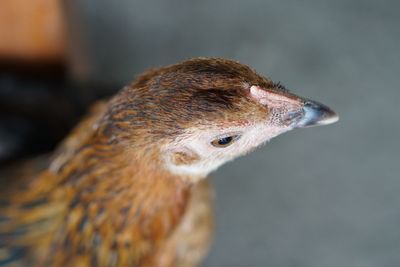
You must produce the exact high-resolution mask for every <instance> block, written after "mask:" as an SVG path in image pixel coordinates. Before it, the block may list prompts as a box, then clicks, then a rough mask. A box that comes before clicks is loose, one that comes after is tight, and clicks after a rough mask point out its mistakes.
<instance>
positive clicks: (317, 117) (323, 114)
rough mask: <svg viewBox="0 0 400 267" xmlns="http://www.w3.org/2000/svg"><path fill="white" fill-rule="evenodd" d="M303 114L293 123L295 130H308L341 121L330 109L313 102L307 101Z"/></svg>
mask: <svg viewBox="0 0 400 267" xmlns="http://www.w3.org/2000/svg"><path fill="white" fill-rule="evenodd" d="M302 111H303V114H302V116H299V118H298V119H297V121H296V122H294V123H293V128H307V127H313V126H319V125H328V124H331V123H334V122H337V121H338V120H339V116H338V115H337V114H336V113H335V112H334V111H333V110H332V109H330V108H329V107H327V106H325V105H323V104H321V103H318V102H316V101H312V100H305V101H304V105H303V110H302Z"/></svg>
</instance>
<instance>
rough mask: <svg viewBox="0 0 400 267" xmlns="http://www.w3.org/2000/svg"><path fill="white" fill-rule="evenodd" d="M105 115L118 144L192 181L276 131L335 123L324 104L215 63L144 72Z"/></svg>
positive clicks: (240, 68)
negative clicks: (148, 153) (148, 155)
mask: <svg viewBox="0 0 400 267" xmlns="http://www.w3.org/2000/svg"><path fill="white" fill-rule="evenodd" d="M106 117H107V118H108V121H111V122H113V123H112V129H113V131H114V133H115V132H117V134H116V136H117V137H118V138H117V139H120V140H127V141H129V142H130V144H131V147H141V151H153V152H156V154H157V155H158V156H157V157H156V159H153V163H154V164H155V165H157V167H158V168H163V169H166V170H167V171H168V172H170V173H173V174H176V175H179V176H186V177H191V179H194V180H196V179H199V178H203V177H205V176H207V174H208V173H210V172H211V171H213V170H215V169H217V168H218V167H219V166H221V165H222V164H224V163H225V162H227V161H230V160H232V159H234V158H236V157H238V156H241V155H244V154H246V153H248V152H250V151H252V150H254V149H255V148H256V147H258V146H260V145H262V144H264V143H265V142H266V141H268V140H270V139H271V138H273V137H275V136H277V135H279V134H282V133H284V132H287V131H289V130H292V129H295V128H304V127H310V126H316V125H325V124H330V123H333V122H335V121H337V120H338V116H337V115H336V114H335V112H333V111H332V110H331V109H329V108H328V107H326V106H325V105H322V104H320V103H318V102H315V101H311V100H309V99H305V98H302V97H299V96H296V95H294V94H292V93H290V92H289V91H288V90H287V89H285V88H284V86H282V85H281V84H280V83H274V82H272V81H271V80H270V79H268V78H266V77H264V76H261V75H259V74H257V73H256V72H255V71H254V70H252V69H251V68H249V67H248V66H246V65H243V64H240V63H238V62H235V61H231V60H226V59H219V58H197V59H192V60H188V61H185V62H182V63H179V64H176V65H171V66H167V67H164V68H159V69H154V70H150V71H148V72H146V73H144V74H143V75H141V76H139V77H138V78H137V79H136V80H135V81H134V82H133V84H131V85H130V86H127V87H126V88H125V89H124V90H122V92H121V93H120V94H118V95H117V97H116V98H114V100H113V101H112V102H111V105H110V109H109V111H108V114H107V116H106ZM113 136H114V137H115V135H114V134H113Z"/></svg>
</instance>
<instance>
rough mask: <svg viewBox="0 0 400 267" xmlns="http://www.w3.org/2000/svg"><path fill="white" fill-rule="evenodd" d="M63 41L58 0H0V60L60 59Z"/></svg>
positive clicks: (62, 27)
mask: <svg viewBox="0 0 400 267" xmlns="http://www.w3.org/2000/svg"><path fill="white" fill-rule="evenodd" d="M64 41H65V29H64V22H63V13H62V3H61V2H60V1H58V0H29V1H27V0H1V1H0V61H3V60H6V61H9V60H11V61H14V60H18V61H20V60H22V61H29V62H32V61H33V62H37V61H40V62H41V63H43V61H45V62H46V61H62V60H63V59H64V55H65V43H64Z"/></svg>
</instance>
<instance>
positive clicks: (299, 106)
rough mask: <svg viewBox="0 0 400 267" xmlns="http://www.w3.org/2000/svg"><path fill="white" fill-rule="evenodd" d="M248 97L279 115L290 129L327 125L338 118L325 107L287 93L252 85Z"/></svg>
mask: <svg viewBox="0 0 400 267" xmlns="http://www.w3.org/2000/svg"><path fill="white" fill-rule="evenodd" d="M250 96H251V97H252V98H253V99H254V100H256V101H258V102H259V103H260V104H262V105H265V106H267V107H268V109H269V110H270V111H272V112H274V111H275V112H276V113H277V114H280V115H278V116H281V119H282V121H283V122H285V125H287V126H289V127H291V128H292V129H295V128H306V127H312V126H318V125H327V124H331V123H334V122H336V121H338V120H339V116H338V115H337V114H336V113H335V112H334V111H333V110H332V109H330V108H328V107H327V106H325V105H323V104H321V103H318V102H316V101H313V100H308V99H304V98H302V97H299V96H296V95H294V94H291V93H288V92H280V91H276V90H268V89H266V90H264V89H262V88H260V87H258V86H256V85H253V86H251V87H250Z"/></svg>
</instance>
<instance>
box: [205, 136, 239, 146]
mask: <svg viewBox="0 0 400 267" xmlns="http://www.w3.org/2000/svg"><path fill="white" fill-rule="evenodd" d="M239 137H240V135H232V136H225V137H219V138H217V139H215V140H213V141H212V142H211V144H212V145H213V146H215V147H227V146H229V145H231V144H232V143H233V142H235V141H236V140H238V139H239Z"/></svg>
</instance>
